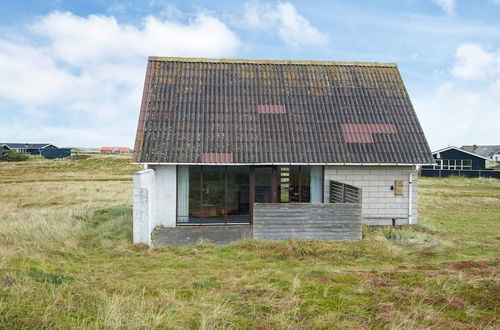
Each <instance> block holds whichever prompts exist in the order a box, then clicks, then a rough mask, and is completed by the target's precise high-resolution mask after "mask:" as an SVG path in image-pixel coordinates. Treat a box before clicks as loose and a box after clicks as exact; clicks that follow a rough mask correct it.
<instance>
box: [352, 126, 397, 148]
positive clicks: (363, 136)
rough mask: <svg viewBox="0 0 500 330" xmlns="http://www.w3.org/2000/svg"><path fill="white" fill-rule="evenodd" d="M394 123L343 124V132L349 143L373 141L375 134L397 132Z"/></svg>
mask: <svg viewBox="0 0 500 330" xmlns="http://www.w3.org/2000/svg"><path fill="white" fill-rule="evenodd" d="M397 132H398V130H397V129H396V125H394V124H342V134H343V135H344V139H345V142H348V143H373V142H374V141H373V134H376V133H382V134H395V133H397Z"/></svg>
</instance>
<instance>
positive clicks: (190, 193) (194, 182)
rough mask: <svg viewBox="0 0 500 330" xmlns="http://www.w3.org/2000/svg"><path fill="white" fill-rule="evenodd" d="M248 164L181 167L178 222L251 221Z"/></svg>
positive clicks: (179, 174)
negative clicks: (249, 215)
mask: <svg viewBox="0 0 500 330" xmlns="http://www.w3.org/2000/svg"><path fill="white" fill-rule="evenodd" d="M248 172H249V169H248V166H179V167H178V169H177V177H178V183H177V192H178V198H177V223H178V224H188V225H189V224H231V223H248V210H249V198H248V197H249V191H248V186H249V176H248Z"/></svg>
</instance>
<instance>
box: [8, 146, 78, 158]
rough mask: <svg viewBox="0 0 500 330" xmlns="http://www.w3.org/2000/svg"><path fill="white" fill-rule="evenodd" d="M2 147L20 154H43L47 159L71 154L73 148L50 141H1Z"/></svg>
mask: <svg viewBox="0 0 500 330" xmlns="http://www.w3.org/2000/svg"><path fill="white" fill-rule="evenodd" d="M0 148H3V149H4V150H13V151H15V152H17V153H20V154H30V155H34V156H43V157H44V158H47V159H53V158H64V157H69V156H71V148H58V147H56V146H55V145H53V144H50V143H0Z"/></svg>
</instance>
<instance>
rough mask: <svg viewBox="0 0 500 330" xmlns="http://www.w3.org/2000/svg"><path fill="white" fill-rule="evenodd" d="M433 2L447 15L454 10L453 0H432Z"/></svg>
mask: <svg viewBox="0 0 500 330" xmlns="http://www.w3.org/2000/svg"><path fill="white" fill-rule="evenodd" d="M434 2H435V3H436V4H437V5H438V6H439V7H441V9H443V11H444V12H445V13H446V14H448V15H451V14H453V13H454V11H455V0H434Z"/></svg>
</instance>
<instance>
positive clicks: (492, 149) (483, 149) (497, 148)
mask: <svg viewBox="0 0 500 330" xmlns="http://www.w3.org/2000/svg"><path fill="white" fill-rule="evenodd" d="M462 149H464V150H467V151H471V152H473V153H475V154H478V155H479V156H483V157H492V156H493V155H496V154H500V145H489V146H476V145H474V146H462ZM470 149H472V150H470Z"/></svg>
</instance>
